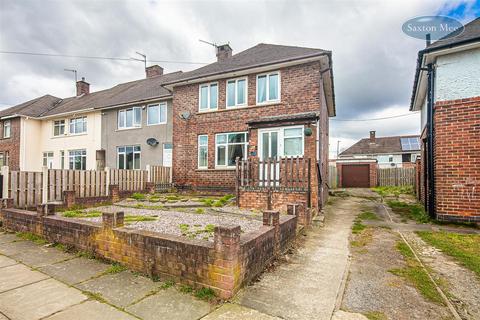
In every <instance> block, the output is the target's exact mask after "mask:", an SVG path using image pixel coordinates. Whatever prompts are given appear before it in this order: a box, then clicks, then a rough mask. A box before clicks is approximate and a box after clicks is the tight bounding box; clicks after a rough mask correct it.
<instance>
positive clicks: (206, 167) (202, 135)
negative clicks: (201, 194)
mask: <svg viewBox="0 0 480 320" xmlns="http://www.w3.org/2000/svg"><path fill="white" fill-rule="evenodd" d="M200 137H207V143H206V144H205V145H204V144H202V145H201V144H200ZM197 145H198V146H197V167H198V169H208V134H199V135H198V138H197ZM201 147H206V148H207V165H206V166H201V165H200V148H201Z"/></svg>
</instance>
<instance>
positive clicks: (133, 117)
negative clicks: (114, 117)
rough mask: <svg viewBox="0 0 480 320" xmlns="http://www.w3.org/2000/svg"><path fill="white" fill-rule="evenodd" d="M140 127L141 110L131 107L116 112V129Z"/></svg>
mask: <svg viewBox="0 0 480 320" xmlns="http://www.w3.org/2000/svg"><path fill="white" fill-rule="evenodd" d="M141 126H142V108H141V107H133V108H128V109H122V110H119V111H118V129H132V128H140V127H141Z"/></svg>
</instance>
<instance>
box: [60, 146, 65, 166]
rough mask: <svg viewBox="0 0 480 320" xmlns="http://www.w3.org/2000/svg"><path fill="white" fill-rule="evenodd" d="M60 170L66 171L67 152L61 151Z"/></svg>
mask: <svg viewBox="0 0 480 320" xmlns="http://www.w3.org/2000/svg"><path fill="white" fill-rule="evenodd" d="M60 169H62V170H63V169H65V150H60Z"/></svg>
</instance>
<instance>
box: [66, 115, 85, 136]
mask: <svg viewBox="0 0 480 320" xmlns="http://www.w3.org/2000/svg"><path fill="white" fill-rule="evenodd" d="M86 132H87V117H79V118H73V119H70V134H81V133H86Z"/></svg>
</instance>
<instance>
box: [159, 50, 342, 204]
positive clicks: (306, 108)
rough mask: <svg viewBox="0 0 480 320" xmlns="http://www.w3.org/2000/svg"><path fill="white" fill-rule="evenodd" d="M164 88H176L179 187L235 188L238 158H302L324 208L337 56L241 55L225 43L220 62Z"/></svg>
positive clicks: (311, 53)
mask: <svg viewBox="0 0 480 320" xmlns="http://www.w3.org/2000/svg"><path fill="white" fill-rule="evenodd" d="M165 86H166V87H167V88H168V89H170V90H172V91H173V113H174V115H173V131H174V133H173V145H174V151H173V176H174V182H175V184H176V185H177V186H178V187H180V188H193V189H197V190H205V189H210V190H220V189H221V190H230V191H233V190H234V189H235V186H236V181H237V176H236V159H237V158H238V159H241V160H242V159H243V160H245V159H251V160H259V161H268V159H282V158H286V157H300V158H302V159H310V160H311V161H312V165H311V176H310V178H311V179H312V181H314V183H315V187H314V188H313V189H314V190H313V193H314V195H313V196H312V197H313V198H314V199H312V203H313V204H314V205H315V207H317V204H319V205H320V206H321V203H322V202H323V201H324V199H325V196H324V195H326V192H327V188H326V179H325V177H326V176H327V175H328V118H329V117H332V116H334V115H335V99H334V89H333V75H332V61H331V52H330V51H325V50H320V49H311V48H302V47H292V46H281V45H272V44H259V45H256V46H254V47H252V48H249V49H247V50H245V51H243V52H240V53H238V54H235V55H234V54H233V53H232V49H231V47H230V46H229V45H228V44H227V45H221V46H218V47H217V62H215V63H212V64H209V65H207V66H204V67H202V68H199V69H196V70H193V71H191V72H185V73H183V74H182V76H180V77H179V78H178V79H176V80H175V81H171V82H167V83H166V84H165ZM277 170H278V169H277ZM272 175H274V173H273V172H272ZM322 179H323V180H322ZM264 183H266V182H264ZM264 186H265V185H264ZM246 199H247V198H246ZM250 204H251V205H255V200H252V202H251V203H250ZM257 207H261V206H257Z"/></svg>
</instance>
